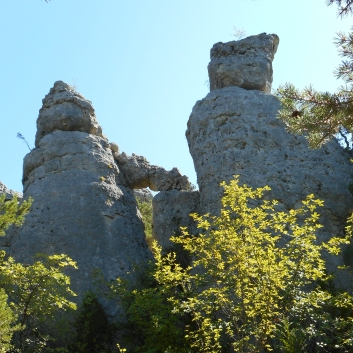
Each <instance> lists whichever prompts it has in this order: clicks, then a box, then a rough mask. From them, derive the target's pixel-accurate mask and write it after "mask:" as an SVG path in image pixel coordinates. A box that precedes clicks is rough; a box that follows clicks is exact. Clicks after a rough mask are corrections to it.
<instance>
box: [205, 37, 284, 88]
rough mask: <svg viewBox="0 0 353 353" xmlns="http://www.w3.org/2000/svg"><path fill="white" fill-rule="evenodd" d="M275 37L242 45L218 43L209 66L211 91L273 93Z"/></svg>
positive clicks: (239, 42) (240, 42) (277, 41)
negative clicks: (231, 88) (237, 89)
mask: <svg viewBox="0 0 353 353" xmlns="http://www.w3.org/2000/svg"><path fill="white" fill-rule="evenodd" d="M278 43H279V38H278V36H277V35H276V34H266V33H262V34H260V35H257V36H250V37H247V38H244V39H242V40H239V41H232V42H228V43H216V44H215V45H214V46H213V48H212V49H211V62H210V63H209V64H208V74H209V80H210V89H211V91H212V90H215V89H219V88H224V87H229V86H238V87H242V88H245V89H257V90H260V91H264V92H268V93H269V92H271V85H272V73H273V71H272V60H273V58H274V55H275V53H276V51H277V47H278Z"/></svg>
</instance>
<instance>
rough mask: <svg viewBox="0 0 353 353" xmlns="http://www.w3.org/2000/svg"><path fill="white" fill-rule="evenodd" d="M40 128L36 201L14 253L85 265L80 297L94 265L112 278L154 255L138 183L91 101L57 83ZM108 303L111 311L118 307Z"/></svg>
mask: <svg viewBox="0 0 353 353" xmlns="http://www.w3.org/2000/svg"><path fill="white" fill-rule="evenodd" d="M37 127H38V131H37V135H36V148H35V149H33V150H32V151H31V152H30V153H29V154H28V155H27V156H26V157H25V159H24V172H23V185H24V197H25V198H28V197H32V198H33V200H34V201H33V206H32V209H31V212H30V213H29V215H28V216H27V218H26V221H25V224H24V226H23V227H22V228H20V229H19V230H17V231H16V232H15V233H13V234H12V241H11V255H13V256H14V257H15V258H16V259H17V260H19V261H21V262H24V263H30V262H32V261H33V258H34V256H35V255H36V254H37V253H46V254H67V255H68V256H70V257H71V258H72V259H73V260H75V261H77V264H78V267H79V268H78V270H74V271H71V272H70V275H71V282H72V288H73V290H74V291H75V292H76V293H77V294H78V298H77V299H76V300H77V302H80V300H81V299H82V295H83V293H84V292H85V291H87V290H90V289H94V286H93V280H92V271H93V270H95V269H99V270H100V271H101V272H102V274H103V275H104V277H105V278H106V279H107V280H114V279H116V278H117V277H124V276H126V274H127V272H131V270H132V267H133V266H134V265H135V264H138V265H143V263H145V262H146V261H148V260H150V259H151V258H152V256H151V252H150V250H149V249H148V247H147V245H146V242H145V235H144V229H143V223H142V221H141V218H140V215H139V212H138V210H137V206H136V201H135V197H134V194H133V190H132V189H131V188H130V187H129V186H128V184H127V182H126V179H125V176H124V175H123V174H122V173H121V171H120V168H119V166H118V164H117V163H116V161H115V159H114V154H118V148H117V145H115V144H110V143H109V142H108V140H107V139H106V138H105V137H104V136H103V135H102V130H101V128H100V126H99V125H98V122H97V120H96V117H95V114H94V109H93V107H92V105H91V103H90V102H89V101H87V100H85V99H84V97H83V96H82V95H80V94H78V93H77V92H75V91H74V90H72V88H71V87H70V86H68V85H66V84H65V83H64V82H61V81H59V82H56V83H55V84H54V87H53V88H52V89H51V90H50V92H49V94H48V95H47V96H46V97H45V99H44V100H43V107H42V109H41V110H40V114H39V117H38V120H37ZM132 280H133V279H132ZM102 300H103V302H104V299H103V298H102ZM106 304H107V303H106ZM108 307H109V313H110V314H111V315H114V314H117V313H118V312H119V310H120V307H119V306H116V305H115V306H114V305H112V304H111V303H110V304H109V305H108Z"/></svg>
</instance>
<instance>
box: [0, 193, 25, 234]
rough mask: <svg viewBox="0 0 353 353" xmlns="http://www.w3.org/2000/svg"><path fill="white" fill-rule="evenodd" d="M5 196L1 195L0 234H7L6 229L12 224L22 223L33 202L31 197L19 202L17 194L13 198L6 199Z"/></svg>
mask: <svg viewBox="0 0 353 353" xmlns="http://www.w3.org/2000/svg"><path fill="white" fill-rule="evenodd" d="M5 196H6V195H5V194H3V195H0V236H1V235H4V234H5V230H6V229H7V228H8V227H9V226H10V225H11V224H13V225H16V226H19V225H21V224H22V223H23V221H24V217H25V215H26V214H27V213H28V211H29V209H30V207H31V204H32V200H31V199H29V200H27V201H23V202H22V203H21V204H18V200H17V197H16V196H14V197H13V199H12V200H9V201H5Z"/></svg>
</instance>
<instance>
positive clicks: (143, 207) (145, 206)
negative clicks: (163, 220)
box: [136, 199, 153, 239]
mask: <svg viewBox="0 0 353 353" xmlns="http://www.w3.org/2000/svg"><path fill="white" fill-rule="evenodd" d="M136 201H137V206H138V208H139V210H140V212H141V215H142V221H143V224H144V226H145V234H146V238H147V239H152V215H153V209H152V201H140V200H139V199H137V200H136Z"/></svg>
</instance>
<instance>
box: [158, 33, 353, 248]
mask: <svg viewBox="0 0 353 353" xmlns="http://www.w3.org/2000/svg"><path fill="white" fill-rule="evenodd" d="M278 41H279V40H278V37H277V36H276V35H266V34H260V35H258V36H252V37H248V38H245V39H242V40H240V41H237V42H234V41H233V42H229V43H217V44H215V45H214V46H213V48H212V49H211V62H210V64H209V65H208V70H209V76H210V83H211V87H210V88H211V92H210V93H209V94H208V95H207V96H206V97H205V98H204V99H202V100H201V101H198V102H197V103H196V104H195V106H194V108H193V110H192V113H191V115H190V118H189V121H188V124H187V131H186V137H187V141H188V144H189V149H190V153H191V155H192V158H193V160H194V165H195V170H196V173H197V179H198V185H199V195H200V201H199V206H198V209H194V210H191V208H193V207H195V204H196V203H195V196H191V194H190V197H189V201H188V202H187V201H186V199H187V197H185V196H184V197H183V199H182V200H181V202H182V203H183V204H184V208H183V209H184V210H187V211H189V210H190V211H191V212H195V211H197V212H199V213H201V214H205V213H208V212H210V213H212V214H217V213H218V212H219V210H220V199H221V197H222V193H223V190H222V188H221V187H220V186H219V184H220V182H222V181H226V182H228V181H229V180H230V179H232V178H233V175H240V182H241V183H242V184H243V183H246V184H248V185H249V186H252V187H254V188H255V187H262V186H264V185H269V186H270V187H271V189H272V190H271V192H270V193H268V195H267V197H268V198H271V199H277V200H278V201H279V203H280V208H281V209H282V210H289V209H292V208H296V207H298V206H299V205H300V201H301V200H303V199H304V198H305V197H306V195H308V194H314V195H315V196H316V197H317V198H320V199H323V200H324V202H325V206H324V207H322V208H320V209H319V210H318V212H319V213H320V214H321V215H322V217H321V218H320V221H321V223H322V224H323V225H324V228H323V229H322V230H321V231H320V233H319V236H320V238H321V239H325V240H327V239H328V238H330V237H331V236H333V235H340V234H343V229H344V226H345V221H346V218H347V216H348V214H349V213H350V212H351V210H352V207H353V197H352V194H351V193H350V191H349V190H348V186H349V184H350V183H351V182H352V181H353V167H352V163H351V162H350V158H351V155H350V154H349V153H348V152H347V151H345V150H344V149H343V148H342V147H341V146H340V145H339V144H338V142H337V141H332V142H330V143H329V144H327V145H325V146H324V147H322V148H321V149H318V150H312V149H309V147H308V143H307V141H306V139H305V138H304V137H303V136H294V135H291V134H289V133H288V132H287V131H286V126H285V125H284V124H283V123H282V122H281V121H280V120H278V119H277V118H276V114H277V111H278V109H280V104H279V101H278V100H277V98H276V97H275V96H273V95H271V94H270V93H269V92H270V90H271V83H272V63H271V62H272V59H273V57H274V54H275V52H276V49H277V45H278ZM157 196H159V195H157ZM179 199H180V196H179V195H178V196H174V193H172V192H170V193H169V194H168V195H166V194H165V195H164V196H163V197H162V195H161V196H159V198H157V197H156V198H155V200H154V204H155V207H156V209H158V213H159V214H158V215H156V216H155V219H156V220H158V223H157V224H158V227H156V225H155V228H157V229H156V230H155V232H156V233H158V232H159V229H158V228H159V227H160V224H164V227H167V228H168V232H169V236H170V235H171V234H173V233H176V232H177V229H178V222H174V223H173V222H172V220H173V217H174V218H178V215H179V213H180V208H181V206H180V205H179V203H178V202H179ZM157 203H161V205H157ZM167 206H168V207H167ZM189 206H190V207H189ZM163 209H165V210H166V214H165V216H163ZM187 222H188V221H187V219H186V218H185V216H184V217H182V223H184V224H182V225H184V226H187ZM189 222H190V219H189ZM179 223H180V222H179ZM167 225H168V226H167ZM156 236H157V237H158V234H156ZM159 236H161V237H167V235H166V233H165V232H164V231H162V232H161V234H160V235H159ZM166 241H167V240H166V239H164V240H163V242H166Z"/></svg>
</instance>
